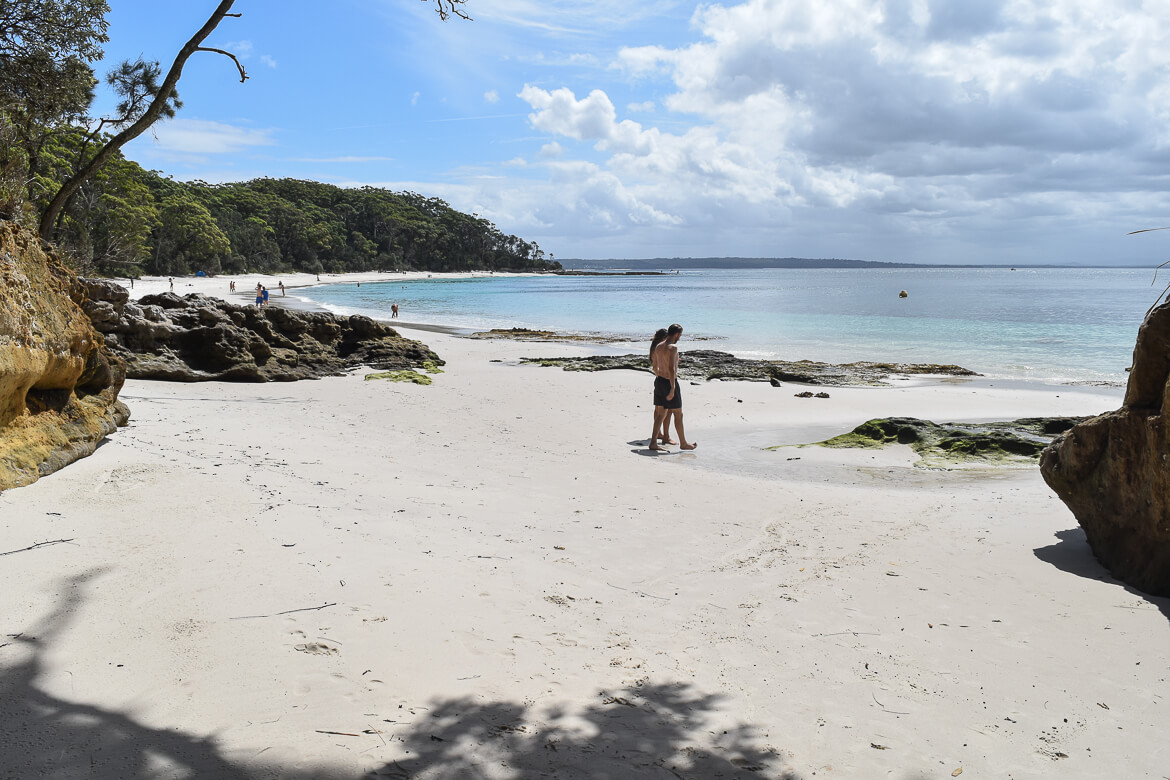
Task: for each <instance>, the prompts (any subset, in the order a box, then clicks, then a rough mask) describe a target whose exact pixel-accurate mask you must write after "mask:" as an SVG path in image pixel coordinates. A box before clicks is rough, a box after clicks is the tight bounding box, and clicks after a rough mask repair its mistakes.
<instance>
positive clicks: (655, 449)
mask: <svg viewBox="0 0 1170 780" xmlns="http://www.w3.org/2000/svg"><path fill="white" fill-rule="evenodd" d="M650 451H651V452H668V450H667V449H666V447H659V446H658V445H657V444H655V443H654V442H650Z"/></svg>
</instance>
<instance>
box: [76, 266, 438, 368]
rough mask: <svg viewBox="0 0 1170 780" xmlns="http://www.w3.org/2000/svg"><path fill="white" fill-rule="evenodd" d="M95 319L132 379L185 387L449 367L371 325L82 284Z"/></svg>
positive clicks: (355, 318)
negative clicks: (363, 369) (133, 295)
mask: <svg viewBox="0 0 1170 780" xmlns="http://www.w3.org/2000/svg"><path fill="white" fill-rule="evenodd" d="M82 284H84V286H85V288H86V293H87V303H86V312H87V313H88V314H89V315H90V318H91V319H92V321H93V325H94V327H95V328H96V329H97V331H98V332H99V333H101V334H102V335H103V336H104V337H105V342H106V345H107V346H108V347H109V349H110V350H111V351H112V352H113V353H114V354H115V355H118V356H119V357H120V358H122V360H124V361H125V363H126V366H127V371H128V375H129V376H130V377H131V378H132V379H162V380H171V381H176V382H205V381H211V380H217V381H229V382H289V381H293V380H298V379H319V378H320V377H324V376H336V375H340V374H344V373H346V372H347V371H350V370H353V369H355V368H358V367H360V366H370V367H372V368H377V369H381V370H401V369H407V368H412V367H421V366H422V365H423V364H424V363H429V364H431V365H432V366H433V365H440V364H442V363H443V361H442V360H440V359H439V357H438V356H437V355H435V353H434V352H431V350H430V349H428V348H427V347H426V345H424V344H421V343H419V342H417V341H414V340H412V339H406V338H403V337H402V336H400V335H399V334H398V332H397V331H395V330H394V329H393V328H391V327H390V326H389V325H385V324H383V323H381V322H377V321H375V320H372V319H370V318H369V317H362V316H358V315H355V316H352V317H339V316H336V315H333V314H329V313H328V312H307V311H296V310H293V309H285V308H281V307H279V306H270V307H264V308H256V307H255V306H238V305H235V304H231V303H227V302H226V301H222V300H220V299H218V298H211V297H208V296H206V295H200V294H198V293H192V294H190V295H186V296H182V297H180V296H178V295H175V294H174V293H170V292H166V293H162V294H160V295H147V296H144V297H142V298H141V299H140V300H138V301H137V302H134V303H131V302H130V301H129V296H128V295H127V293H126V290H125V289H124V288H122V287H121V286H119V285H117V284H113V283H111V282H107V281H105V280H102V279H84V280H82Z"/></svg>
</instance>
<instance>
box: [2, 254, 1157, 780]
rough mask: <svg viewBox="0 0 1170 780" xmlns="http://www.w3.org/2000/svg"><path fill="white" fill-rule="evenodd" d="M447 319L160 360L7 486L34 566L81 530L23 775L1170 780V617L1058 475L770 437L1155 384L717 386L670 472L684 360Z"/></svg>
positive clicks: (59, 575) (25, 641) (53, 570)
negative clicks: (272, 368) (125, 415)
mask: <svg viewBox="0 0 1170 780" xmlns="http://www.w3.org/2000/svg"><path fill="white" fill-rule="evenodd" d="M305 276H306V275H301V276H300V277H297V276H292V275H289V276H285V277H283V280H284V282H285V284H286V285H291V284H294V283H296V282H298V281H306V280H305V279H304V277H305ZM373 276H374V275H371V277H373ZM256 278H258V277H237V279H236V281H237V284H238V285H239V286H240V289H241V290H242V291H244V292H245V293H246V292H247V290H248V287H249V286H254V285H255V280H256ZM271 278H272V279H277V278H276V277H271ZM347 278H350V279H352V278H354V277H347ZM327 280H328V279H327V277H326V276H324V275H323V276H322V281H323V282H325V281H327ZM227 281H228V278H227V277H219V278H217V279H212V280H198V281H196V280H190V279H176V283H175V289H176V292H179V293H186V292H193V291H196V290H198V291H203V292H213V293H214V294H218V295H221V296H226V295H227V292H226V289H227ZM313 281H314V282H315V280H313ZM266 283H267V282H266ZM188 284H192V285H194V287H188V286H187V285H188ZM150 285H157V286H159V289H162V288H163V287H165V285H166V282H165V280H157V281H145V280H144V281H139V282H137V283H136V285H135V293H136V294H141V293H142V292H144V291H151V290H150V289H149V286H150ZM269 286H270V287H273V286H274V284H269ZM144 287H145V288H148V289H146V290H144V289H143V288H144ZM217 288H219V289H217ZM156 291H157V290H156ZM277 294H279V293H277ZM408 335H411V336H416V335H418V336H421V338H422V340H423V341H425V342H426V343H427V344H429V345H430V346H431V347H432V348H433V349H435V350H436V351H437V352H438V353H439V355H441V356H442V357H443V358H444V359H446V360H447V365H446V371H445V373H443V374H438V375H435V377H434V384H433V385H431V386H429V387H423V386H416V385H407V384H388V383H386V382H382V381H363V376H362V374H361V373H357V374H355V375H352V376H349V377H344V378H335V379H326V380H321V381H306V382H297V383H289V384H263V385H255V384H224V383H205V384H189V385H188V384H172V383H164V382H145V381H129V382H127V383H126V387H125V389H124V391H123V395H122V397H123V399H124V400H125V401H126V403H127V404H128V405H129V406H130V407H131V409H132V411H133V418H132V421H131V424H130V426H129V427H127V428H124V429H122V430H120V431H119V432H117V433H116V434H115V435H113V436H111V437H110V438H109V439H108V441H107V443H106V444H104V445H103V446H102V447H100V448H99V449H98V451H97V452H96V453H95V454H94V455H93V456H91V457H89V458H86V459H84V460H82V461H80V462H78V463H76V464H74V465H72V466H70V467H69V468H67V469H65V470H64V471H62V472H59V473H57V474H54V475H51V476H49V477H47V478H44V479H42V480H40V481H39V482H38V483H36V484H34V485H32V486H30V487H27V488H22V489H19V490H11V491H7V492H5V493H3V494H0V517H2V518H3V523H2V524H0V552H6V551H8V550H17V549H20V548H25V547H28V546H30V545H33V544H35V543H37V542H48V541H56V540H65V539H67V540H69V541H68V542H65V543H59V544H51V545H47V546H42V547H38V548H36V549H31V550H27V551H24V552H19V553H15V554H12V555H6V556H3V557H0V616H2V625H0V679H2V680H3V683H4V685H3V696H2V697H0V715H2V716H3V724H4V738H3V740H0V742H2V743H3V744H2V745H0V762H6V763H7V764H8V765H7V766H0V769H2V770H3V771H0V775H3V776H5V777H8V776H13V777H33V776H51V777H168V778H169V777H176V778H178V777H200V778H203V777H209V778H210V777H245V776H248V777H253V776H254V777H274V778H275V777H322V778H325V777H331V778H332V777H335V778H349V777H359V776H362V775H363V773H373V774H371V775H370V776H382V777H392V778H452V779H453V778H464V777H468V778H471V777H475V778H530V777H558V778H672V777H681V778H687V779H688V780H705V779H706V778H715V777H740V776H742V777H757V778H759V777H766V778H781V777H793V778H803V779H804V780H809V778H812V777H814V776H815V777H816V778H886V777H889V778H896V779H897V780H912V779H917V778H940V777H951V776H958V775H959V774H960V773H959V771H958V770H960V769H962V772H961V776H962V777H963V778H964V780H966V778H990V777H994V778H1049V777H1060V778H1066V779H1067V778H1106V777H1125V778H1146V777H1151V778H1158V777H1162V776H1164V775H1166V774H1168V770H1167V767H1170V748H1167V746H1166V741H1165V738H1164V737H1165V733H1164V732H1165V724H1166V717H1167V713H1166V708H1167V707H1168V706H1170V703H1168V702H1167V700H1166V698H1165V697H1166V693H1167V683H1166V677H1167V666H1166V664H1167V661H1166V648H1167V647H1168V646H1170V643H1168V642H1167V639H1168V633H1170V631H1168V623H1167V621H1168V618H1170V603H1168V601H1167V600H1157V599H1151V598H1147V597H1144V596H1143V595H1141V594H1140V593H1136V592H1134V591H1132V590H1130V589H1128V588H1126V587H1124V586H1122V585H1120V584H1118V583H1117V582H1116V581H1114V580H1113V579H1111V578H1110V577H1109V576H1108V574H1107V573H1106V572H1105V571H1104V570H1103V569H1102V568H1101V567H1100V565H1099V564H1097V563H1096V561H1095V560H1094V559H1093V557H1092V555H1091V554H1090V552H1089V551H1088V549H1087V547H1086V544H1085V542H1084V537H1083V534H1082V533H1081V532H1080V531H1079V529H1078V527H1077V524H1076V521H1075V520H1074V518H1073V517H1072V515H1071V514H1070V512H1069V511H1068V510H1067V509H1066V508H1065V506H1064V505H1063V504H1062V503H1061V502H1060V501H1059V500H1058V499H1057V498H1056V497H1055V495H1053V494H1052V493H1051V492H1050V491H1049V490H1048V489H1047V488H1046V487H1045V485H1044V484H1043V482H1042V480H1041V478H1040V475H1039V473H1038V471H1037V469H1035V468H1034V467H1022V468H996V469H965V470H958V471H949V472H948V471H927V470H922V469H917V468H913V467H911V466H910V463H911V462H912V461H913V458H912V457H911V456H910V455H909V454H908V453H909V451H908V450H906V449H901V448H895V449H893V450H888V451H884V452H859V451H824V450H817V449H781V450H778V451H772V452H768V451H764V450H763V449H762V448H763V447H764V446H768V445H773V444H796V443H801V442H807V441H812V440H815V439H823V438H825V437H827V436H830V435H833V434H836V433H842V432H844V431H846V430H848V429H849V428H851V427H852V426H854V425H856V424H858V423H860V422H862V421H864V420H866V419H869V418H873V417H885V416H891V415H912V416H916V417H923V418H928V419H933V420H936V421H945V420H980V419H984V420H986V419H1014V418H1018V417H1024V416H1039V415H1063V414H1095V413H1098V412H1102V411H1105V410H1107V409H1111V408H1116V407H1117V406H1118V404H1119V403H1120V391H1119V390H1116V389H1110V390H1100V391H1099V390H1089V389H1084V388H1052V387H1041V386H1034V387H1027V386H1018V385H1013V386H993V385H994V383H990V382H987V381H984V380H975V381H970V382H943V383H930V382H926V383H916V384H914V385H912V386H898V387H894V388H888V389H856V388H849V389H841V388H829V393H830V395H831V398H829V399H815V398H813V399H800V398H794V397H793V393H795V392H797V391H798V390H800V389H802V388H800V387H799V386H794V385H785V386H784V387H781V388H773V387H770V386H768V385H767V384H763V383H758V384H753V383H734V382H728V383H721V382H710V383H705V384H702V385H689V384H688V385H684V386H683V390H684V399H685V407H686V422H687V433H688V435H689V436H690V437H691V438H693V439H695V440H697V441H698V442H699V449H698V451H697V452H695V453H685V454H680V453H678V452H672V453H671V454H669V455H665V456H657V457H656V456H651V455H649V454H648V453H647V451H646V450H645V445H644V440H645V438H646V434H647V433H648V432H649V430H648V429H649V425H650V407H649V402H650V396H651V385H650V381H649V378H648V377H647V376H641V375H638V374H635V373H633V372H628V371H612V372H601V373H591V374H590V373H569V372H564V371H560V370H556V369H549V368H538V367H532V366H521V365H518V358H519V357H520V356H541V355H568V354H579V353H584V352H586V351H587V349H588V348H587V347H583V346H580V345H569V346H566V345H560V344H532V343H514V342H477V341H470V340H465V339H459V338H456V337H454V336H450V335H445V334H438V333H423V334H419V333H417V332H412V333H409V334H408ZM683 347H684V348H686V343H685V341H684V343H683ZM495 361H501V362H495ZM786 772H787V773H789V774H785V773H786Z"/></svg>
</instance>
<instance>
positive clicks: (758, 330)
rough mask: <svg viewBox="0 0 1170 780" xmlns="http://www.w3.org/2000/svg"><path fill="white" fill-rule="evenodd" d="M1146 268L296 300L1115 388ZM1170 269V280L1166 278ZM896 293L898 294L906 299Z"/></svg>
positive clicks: (323, 291) (336, 294) (439, 289)
mask: <svg viewBox="0 0 1170 780" xmlns="http://www.w3.org/2000/svg"><path fill="white" fill-rule="evenodd" d="M1152 279H1153V270H1152V269H1133V268H1018V269H1016V270H1011V269H1008V268H953V269H952V268H898V269H854V268H850V269H751V270H717V269H697V270H684V271H680V272H678V273H677V274H668V275H662V276H532V277H514V276H480V277H475V278H467V279H449V278H439V277H436V278H427V279H419V280H413V281H405V280H403V281H388V282H375V283H369V282H367V283H363V284H362V285H361V286H360V287H358V286H356V285H355V284H352V283H347V284H339V285H322V286H319V287H312V288H307V289H301V290H297V291H296V293H297V295H298V296H299V297H301V298H304V299H306V300H309V301H311V302H313V303H315V304H317V305H319V306H322V307H324V308H326V309H329V310H331V311H335V312H337V313H342V314H365V315H368V316H371V317H374V318H377V319H389V317H390V306H391V305H392V304H394V303H397V304H398V305H399V308H400V311H401V313H400V317H401V320H402V321H403V322H409V323H419V324H427V325H436V326H444V327H448V328H452V329H455V330H466V331H469V332H470V331H474V330H483V329H487V328H511V327H525V328H533V329H541V330H553V331H558V332H567V333H581V334H598V335H601V336H605V337H609V338H612V337H618V338H625V339H629V340H630V341H632V342H634V343H632V344H617V345H610V346H609V347H605V348H602V349H604V350H605V351H616V352H628V351H631V350H632V349H634V348H637V349H641V348H642V347H643V346H645V345H646V344H647V343H648V342H649V340H650V336H651V334H652V333H653V332H654V330H656V329H657V328H659V327H665V326H666V325H669V324H670V323H672V322H678V323H680V324H682V325H683V327H684V329H685V332H684V337H683V340H682V341H681V342H680V344H679V348H680V349H683V350H686V349H718V350H722V351H725V352H731V353H733V354H736V355H739V356H741V357H753V358H783V359H786V360H799V359H809V360H820V361H828V362H850V361H857V360H872V361H881V362H905V363H954V364H958V365H961V366H963V367H964V368H969V369H972V370H974V371H978V372H979V373H981V374H984V375H986V376H988V377H991V378H1003V379H1014V380H1025V381H1031V382H1044V383H1054V384H1081V383H1084V384H1114V385H1116V384H1123V383H1124V382H1125V379H1126V376H1127V374H1126V371H1125V369H1126V368H1127V367H1128V366H1129V365H1130V362H1131V358H1132V355H1133V345H1134V339H1135V337H1136V335H1137V330H1138V326H1139V325H1140V323H1141V319H1142V317H1143V315H1144V314H1145V311H1146V309H1148V308H1149V307H1150V305H1151V304H1152V303H1154V301H1155V300H1157V299H1158V294H1159V292H1160V291H1161V289H1162V287H1163V283H1162V282H1161V281H1159V284H1158V286H1157V287H1153V286H1151V280H1152ZM1167 281H1170V277H1168V278H1167ZM902 290H905V291H906V292H907V297H905V298H900V297H899V292H900V291H902Z"/></svg>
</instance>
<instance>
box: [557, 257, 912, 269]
mask: <svg viewBox="0 0 1170 780" xmlns="http://www.w3.org/2000/svg"><path fill="white" fill-rule="evenodd" d="M561 262H562V264H563V265H564V266H565V267H566V268H623V269H629V270H634V271H644V270H656V271H664V270H670V269H674V268H921V267H922V266H921V265H919V264H916V263H879V262H874V261H870V260H843V259H839V258H820V259H812V258H807V257H654V258H649V259H640V260H622V259H610V260H562V261H561Z"/></svg>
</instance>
